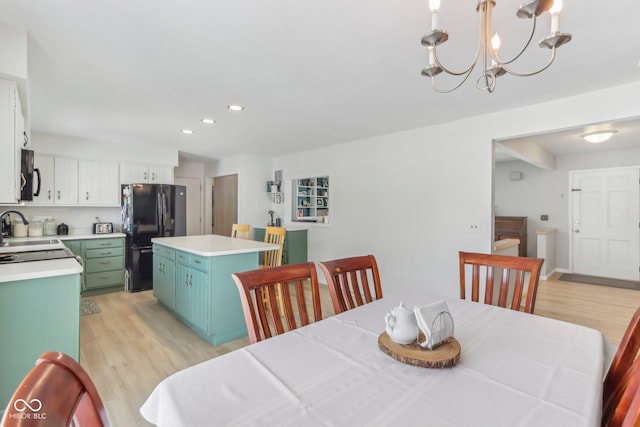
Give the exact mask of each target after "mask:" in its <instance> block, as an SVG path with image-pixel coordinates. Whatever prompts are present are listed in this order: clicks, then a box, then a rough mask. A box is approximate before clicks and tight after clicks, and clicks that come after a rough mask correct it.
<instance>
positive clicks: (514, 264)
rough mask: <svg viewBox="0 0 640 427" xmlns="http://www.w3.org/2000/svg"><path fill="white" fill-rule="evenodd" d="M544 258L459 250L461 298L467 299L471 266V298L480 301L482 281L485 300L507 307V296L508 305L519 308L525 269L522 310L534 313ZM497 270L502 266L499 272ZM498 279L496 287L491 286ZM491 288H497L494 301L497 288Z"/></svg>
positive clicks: (513, 308)
mask: <svg viewBox="0 0 640 427" xmlns="http://www.w3.org/2000/svg"><path fill="white" fill-rule="evenodd" d="M543 262H544V259H542V258H525V257H516V256H507V255H490V254H479V253H472V252H460V298H461V299H466V286H467V280H466V266H471V272H472V274H471V300H472V301H475V302H478V301H479V298H480V285H481V284H484V303H485V304H493V305H497V306H499V307H507V300H508V299H509V297H510V300H511V302H510V303H509V308H511V309H512V310H520V306H521V304H522V297H523V294H524V287H525V280H526V274H527V273H528V274H529V281H528V283H527V290H526V292H527V297H526V302H525V305H524V311H525V312H527V313H533V310H534V308H535V304H536V294H537V292H538V282H539V280H540V270H541V268H542V263H543ZM500 270H502V273H501V274H500ZM496 271H498V274H496ZM512 274H513V275H512ZM481 276H482V277H481ZM513 276H515V277H513ZM512 279H514V280H512ZM498 280H499V287H498V288H497V289H495V290H494V281H498ZM494 291H497V294H498V295H497V301H495V299H496V298H495V297H496V295H495V293H496V292H494Z"/></svg>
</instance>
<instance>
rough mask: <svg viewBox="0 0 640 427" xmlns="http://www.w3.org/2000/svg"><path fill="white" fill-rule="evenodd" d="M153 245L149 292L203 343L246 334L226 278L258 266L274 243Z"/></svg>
mask: <svg viewBox="0 0 640 427" xmlns="http://www.w3.org/2000/svg"><path fill="white" fill-rule="evenodd" d="M152 243H153V294H154V296H155V297H156V298H157V299H158V303H159V304H161V305H162V306H163V307H165V308H166V309H168V310H169V311H171V312H172V313H173V314H174V315H175V316H176V317H178V318H179V319H180V320H182V321H183V322H184V323H185V324H186V325H187V326H189V327H190V328H191V329H193V330H194V331H195V332H196V333H197V334H198V335H200V336H201V337H202V338H203V339H205V340H206V341H207V342H209V343H211V344H213V345H219V344H222V343H225V342H228V341H232V340H235V339H238V338H241V337H243V336H245V335H247V327H246V325H245V322H244V315H243V313H242V306H241V304H240V297H239V294H238V290H237V288H236V285H235V283H234V281H233V279H232V278H231V274H232V273H235V272H240V271H247V270H255V269H256V268H258V254H259V253H261V252H263V251H266V250H273V249H278V245H273V244H268V243H263V242H256V241H253V240H244V239H235V238H231V237H226V236H218V235H213V234H212V235H203V236H183V237H159V238H155V239H152Z"/></svg>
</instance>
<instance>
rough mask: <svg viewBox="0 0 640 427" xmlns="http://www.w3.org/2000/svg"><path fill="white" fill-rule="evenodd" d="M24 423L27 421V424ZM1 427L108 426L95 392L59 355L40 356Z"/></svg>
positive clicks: (76, 366) (78, 370) (85, 376)
mask: <svg viewBox="0 0 640 427" xmlns="http://www.w3.org/2000/svg"><path fill="white" fill-rule="evenodd" d="M27 421H28V422H27ZM0 425H2V426H3V427H19V426H21V427H25V426H29V427H47V426H65V427H66V426H75V427H108V426H109V425H110V424H109V419H108V418H107V413H106V411H105V409H104V405H103V403H102V400H101V399H100V395H99V394H98V390H97V389H96V388H95V386H94V384H93V382H92V381H91V378H89V375H88V374H87V373H86V371H85V370H84V369H83V368H82V366H80V364H79V363H78V362H76V361H75V360H73V359H72V358H71V357H69V356H68V355H66V354H64V353H60V352H47V353H44V354H42V355H41V356H40V358H38V360H37V361H36V366H35V367H34V368H33V369H32V370H31V371H30V372H29V373H28V374H27V376H26V377H25V378H24V379H23V380H22V382H21V383H20V385H19V386H18V388H17V389H16V391H15V393H14V394H13V397H12V398H11V400H10V401H9V405H8V406H7V409H6V411H5V413H4V416H3V418H2V423H1V424H0Z"/></svg>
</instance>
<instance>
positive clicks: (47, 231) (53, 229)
mask: <svg viewBox="0 0 640 427" xmlns="http://www.w3.org/2000/svg"><path fill="white" fill-rule="evenodd" d="M43 231H44V235H45V236H55V235H56V234H58V224H56V219H55V218H47V219H45V220H44V228H43Z"/></svg>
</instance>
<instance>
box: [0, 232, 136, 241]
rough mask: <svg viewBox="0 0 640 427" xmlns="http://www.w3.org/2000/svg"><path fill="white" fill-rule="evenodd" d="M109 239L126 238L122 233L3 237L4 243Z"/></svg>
mask: <svg viewBox="0 0 640 427" xmlns="http://www.w3.org/2000/svg"><path fill="white" fill-rule="evenodd" d="M111 237H127V235H126V234H124V233H107V234H65V235H53V236H45V235H44V234H43V235H42V236H30V237H5V238H4V241H5V242H28V241H30V240H49V239H58V240H85V239H108V238H111Z"/></svg>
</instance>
